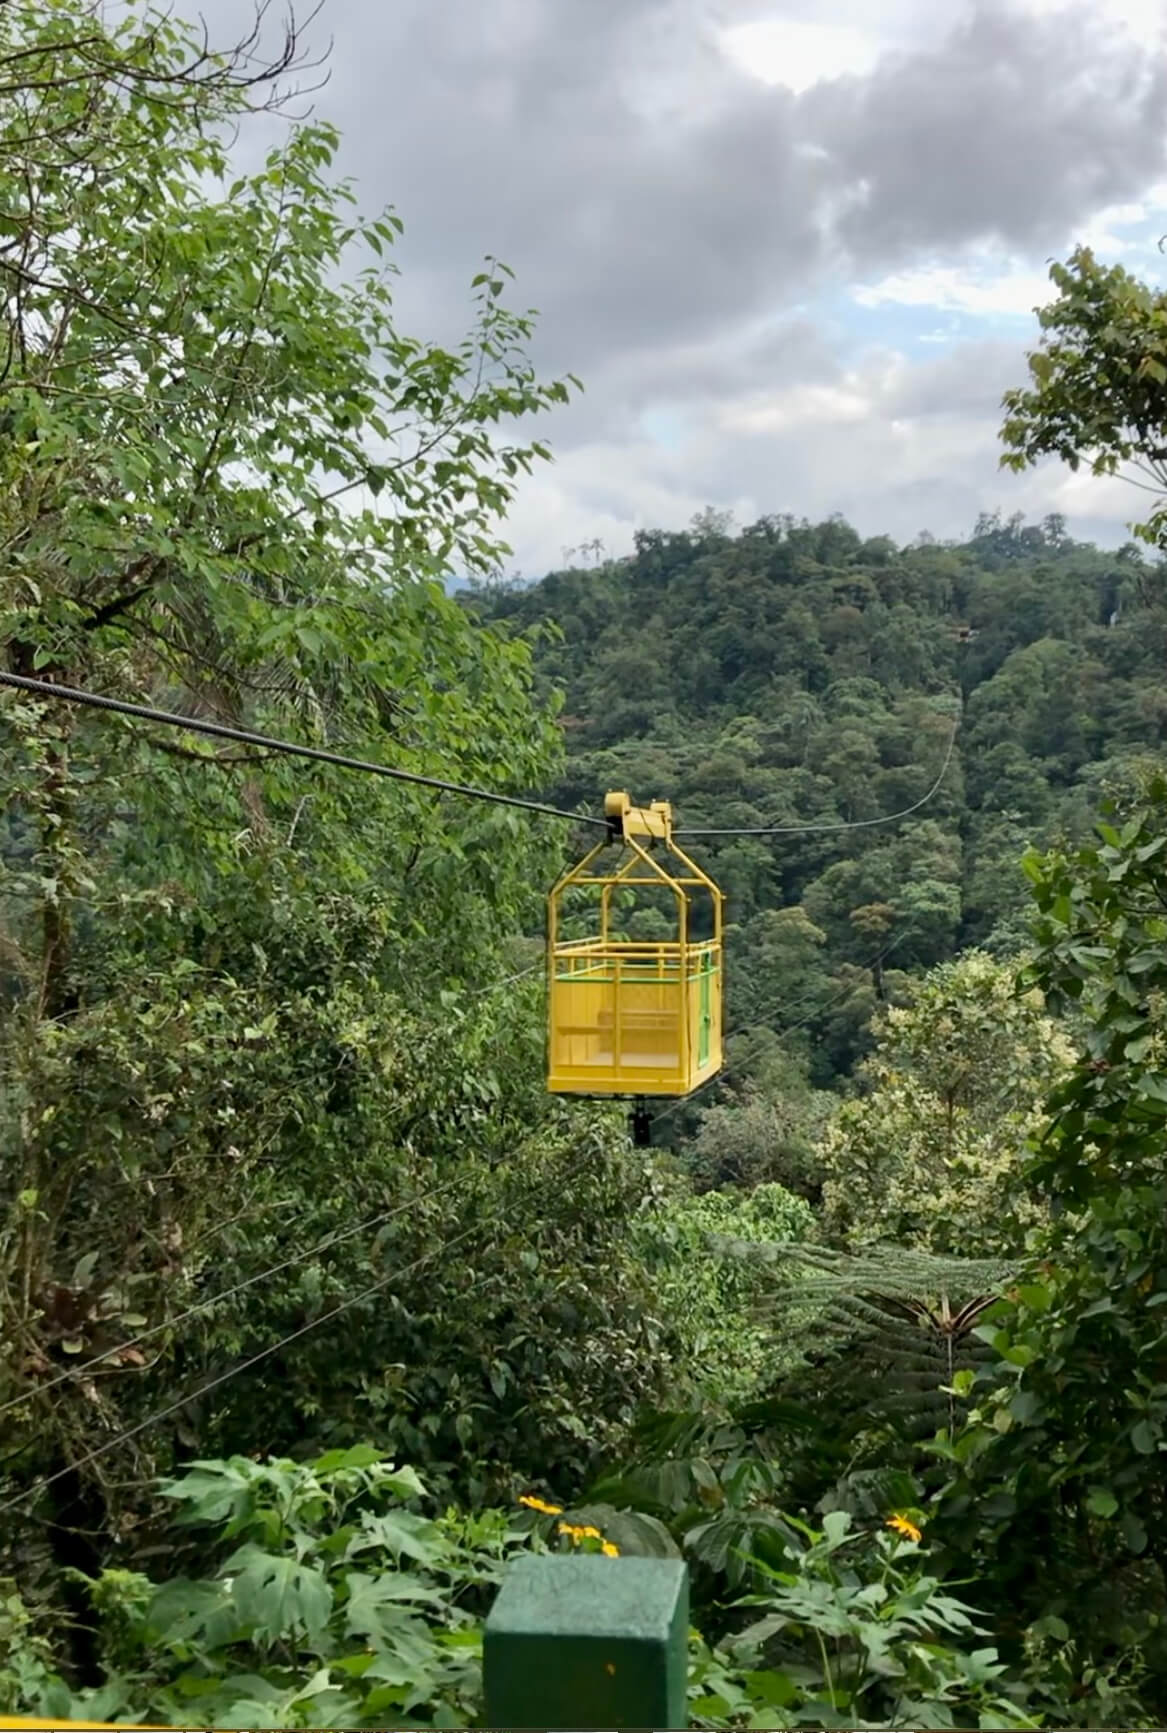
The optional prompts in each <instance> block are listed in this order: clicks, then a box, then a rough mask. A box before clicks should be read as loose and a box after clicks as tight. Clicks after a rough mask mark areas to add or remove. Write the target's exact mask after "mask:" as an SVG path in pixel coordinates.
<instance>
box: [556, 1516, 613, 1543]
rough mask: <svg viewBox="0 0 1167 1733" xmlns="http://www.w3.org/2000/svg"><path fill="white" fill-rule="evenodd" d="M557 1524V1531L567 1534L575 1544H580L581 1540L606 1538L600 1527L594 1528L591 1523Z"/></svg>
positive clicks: (601, 1539)
mask: <svg viewBox="0 0 1167 1733" xmlns="http://www.w3.org/2000/svg"><path fill="white" fill-rule="evenodd" d="M555 1526H556V1532H557V1533H558V1534H565V1535H566V1536H567V1537H568V1539H569V1540H570V1541H571V1543H572V1545H573V1546H578V1545H579V1543H580V1541H581V1540H598V1541H603V1539H604V1537H603V1535H602V1534H601V1533H600V1531H599V1529H598V1528H592V1527H591V1525H590V1524H587V1525H583V1524H579V1523H574V1522H560V1523H557V1524H556V1525H555Z"/></svg>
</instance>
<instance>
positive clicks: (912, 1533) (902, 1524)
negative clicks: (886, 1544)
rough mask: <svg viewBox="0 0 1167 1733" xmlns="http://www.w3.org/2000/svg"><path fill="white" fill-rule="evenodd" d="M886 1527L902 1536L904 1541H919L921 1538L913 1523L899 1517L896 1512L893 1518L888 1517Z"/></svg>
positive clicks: (904, 1517) (903, 1517)
mask: <svg viewBox="0 0 1167 1733" xmlns="http://www.w3.org/2000/svg"><path fill="white" fill-rule="evenodd" d="M887 1526H888V1528H894V1529H895V1531H896V1533H897V1534H902V1535H903V1537H904V1539H905V1540H920V1539H922V1538H923V1537H922V1536H921V1534H920V1531H919V1529H918V1528H917V1527H916V1525H915V1523H914V1522H909V1521H908V1519H907V1517H906V1516H900V1515H899V1513H898V1512H897V1513H896V1515H895V1516H889V1517H888V1519H887Z"/></svg>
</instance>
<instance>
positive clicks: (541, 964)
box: [0, 957, 547, 1414]
mask: <svg viewBox="0 0 1167 1733" xmlns="http://www.w3.org/2000/svg"><path fill="white" fill-rule="evenodd" d="M546 967H547V960H546V958H545V957H540V959H539V961H538V962H537V963H532V964H531V965H530V966H529V967H528V968H526V969H520V970H519V972H518V974H516V975H504V976H503V978H502V980H501V981H492V982H491V983H490V985H489V986H488V987H473V988H471V990H470V991H469V992H468V993H467V994H466V998H467V999H481V998H482V997H483V996H484V995H485V994H486V993H498V992H501V991H502V989H503V988H504V987H513V986H514V984H515V982H516V981H525V980H526V979H527V977H528V975H536V974H541V973H542V972H543V971H544V970H545V969H546ZM3 1412H4V1410H3V1409H2V1408H0V1414H2V1413H3Z"/></svg>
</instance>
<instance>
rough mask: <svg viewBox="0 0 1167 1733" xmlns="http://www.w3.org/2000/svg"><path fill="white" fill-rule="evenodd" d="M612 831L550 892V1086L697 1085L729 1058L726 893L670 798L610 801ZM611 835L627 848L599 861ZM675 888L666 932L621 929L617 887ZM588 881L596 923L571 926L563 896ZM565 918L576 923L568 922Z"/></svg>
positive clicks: (572, 1091) (618, 1089) (656, 1088)
mask: <svg viewBox="0 0 1167 1733" xmlns="http://www.w3.org/2000/svg"><path fill="white" fill-rule="evenodd" d="M604 814H605V817H606V818H607V820H608V834H607V836H605V837H604V838H603V840H602V841H600V842H598V843H597V844H596V846H595V847H594V848H593V849H591V850H589V852H588V853H587V854H586V855H585V856H584V858H583V860H582V861H580V863H579V864H578V866H574V867H572V868H571V869H570V870H569V871H568V872H565V873H564V874H563V876H562V877H561V878H560V879H559V880H558V881H557V883H556V884H555V885H554V886H553V887H552V890H551V893H550V895H549V897H548V900H547V971H548V994H547V1002H548V1064H547V1086H548V1089H549V1090H550V1092H551V1093H552V1094H554V1095H600V1096H619V1095H622V1096H637V1097H638V1096H650V1095H668V1096H684V1095H691V1094H692V1092H693V1091H694V1090H695V1089H699V1088H700V1087H701V1086H702V1085H703V1084H705V1083H707V1082H708V1081H709V1080H710V1078H712V1077H715V1076H716V1075H717V1073H718V1072H719V1071H720V1070H721V1065H722V985H723V973H722V950H723V941H722V926H723V898H722V894H721V891H720V890H719V889H718V887H717V885H716V884H714V882H713V880H712V879H711V878H710V877H709V876H708V874H707V873H704V872H702V871H701V868H700V867H699V866H697V864H696V863H695V862H694V861H692V860H690V859H689V857H688V855H687V854H686V853H685V852H684V850H683V849H681V848H680V847H678V845H677V842H676V840H675V838H674V837H673V815H672V808H671V807H670V805H669V803H668V802H667V801H660V800H658V801H654V802H653V803H652V805H651V806H648V807H638V806H633V805H632V803H631V801H630V800H629V798H628V796H627V794H609V795H608V796H607V797H606V798H605V801H604ZM613 843H616V844H618V845H620V849H621V854H620V858H619V859H618V860H617V861H615V862H613V863H612V864H611V866H610V867H608V868H607V869H606V870H601V867H600V864H599V857H600V855H601V854H602V853H603V852H604V850H605V849H607V848H608V847H609V846H611V845H612V844H613ZM646 886H651V887H653V888H654V889H656V890H660V889H662V888H663V889H664V890H666V891H667V892H670V893H671V901H672V906H673V909H674V913H675V929H674V931H673V932H672V933H670V936H669V937H668V938H667V939H659V940H658V939H653V940H639V939H621V938H618V937H616V936H615V934H614V927H613V892H618V891H619V892H622V891H628V890H631V891H633V893H634V894H635V893H636V890H637V887H642V888H643V887H646ZM581 890H582V891H583V892H585V899H584V900H585V901H586V902H590V903H591V907H592V910H593V911H594V918H593V919H592V920H591V921H590V923H589V924H590V925H591V926H592V928H593V930H592V931H591V932H590V933H589V934H588V935H587V936H586V937H583V938H577V937H572V938H565V937H563V936H562V935H563V932H564V927H565V899H567V898H568V897H571V898H572V902H573V913H574V905H575V903H576V902H578V901H579V900H580V899H579V898H578V897H576V896H575V895H574V893H577V892H579V891H581ZM567 924H570V922H568V923H567Z"/></svg>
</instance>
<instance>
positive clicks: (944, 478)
mask: <svg viewBox="0 0 1167 1733" xmlns="http://www.w3.org/2000/svg"><path fill="white" fill-rule="evenodd" d="M241 5H242V0H211V3H210V4H207V3H206V0H204V10H205V11H206V13H207V15H208V18H209V19H210V21H211V23H212V24H213V25H217V26H219V27H220V31H221V26H222V24H223V22H224V21H225V20H227V21H230V20H233V19H234V18H236V17H237V16H238V11H239V7H240V6H241ZM329 35H331V37H332V38H333V44H334V45H333V49H332V57H331V79H330V83H329V85H328V87H327V88H326V89H325V90H324V91H323V92H321V93H320V95H319V96H318V97H317V98H316V106H317V112H318V113H320V114H321V115H325V116H327V117H328V118H330V119H333V120H335V121H336V122H337V123H338V124H339V125H340V126H341V128H342V129H343V132H344V139H345V144H344V153H343V159H342V165H341V166H342V168H343V169H344V171H345V172H347V173H350V174H352V175H354V176H355V177H356V178H357V179H358V181H359V187H360V193H361V203H362V206H363V207H364V208H365V209H367V210H368V209H371V208H372V207H373V206H375V205H378V204H381V203H392V204H394V205H395V207H396V208H397V210H398V213H399V214H400V216H401V217H402V219H403V220H404V222H405V225H406V234H405V239H404V241H403V243H402V244H401V247H400V252H399V262H400V264H401V267H402V270H403V278H402V283H401V290H400V296H399V307H400V313H401V321H402V324H403V325H404V326H405V327H406V328H407V329H412V330H414V331H416V332H417V334H419V335H432V336H436V337H439V338H446V337H448V336H449V335H450V334H451V332H452V331H453V330H454V329H455V328H456V327H457V326H458V324H459V322H460V321H461V320H462V319H463V318H464V316H465V313H466V310H467V308H468V304H469V303H468V283H469V279H470V277H471V276H472V275H473V273H474V271H475V270H476V269H477V268H478V263H479V261H480V259H481V257H482V255H483V254H484V253H486V252H493V253H495V254H497V255H498V256H499V257H501V258H502V259H504V260H505V261H506V262H507V263H508V264H510V265H511V266H512V267H513V269H514V270H515V272H516V273H517V276H518V288H517V298H518V300H519V301H520V303H521V304H522V305H534V306H536V307H538V308H539V310H540V314H541V319H540V327H539V336H538V340H537V359H538V361H539V363H540V365H541V366H542V367H543V368H545V369H547V370H550V371H566V370H569V369H570V370H571V371H574V372H576V373H578V374H579V375H580V376H581V378H582V379H583V381H584V384H585V386H586V394H585V396H584V397H583V398H582V399H580V400H579V401H578V402H577V403H576V404H574V405H573V406H572V407H571V408H569V409H565V410H563V411H560V412H558V413H557V415H556V417H555V418H554V420H553V421H550V422H549V423H547V424H546V426H547V432H548V433H549V436H550V438H551V440H552V444H553V446H554V449H555V452H556V462H555V465H554V466H553V467H551V468H547V469H545V470H544V471H543V472H542V473H540V474H538V475H537V476H536V478H534V479H532V480H528V481H526V482H524V484H523V486H522V490H521V493H520V495H519V498H518V502H517V504H516V507H515V509H514V512H513V515H512V519H511V523H510V531H509V537H510V540H511V542H512V544H513V546H514V549H515V558H514V568H515V569H516V570H518V571H521V572H523V573H524V574H526V575H528V576H535V575H537V574H539V573H541V572H542V571H544V570H546V569H547V568H548V567H549V566H551V565H553V564H556V563H560V562H561V560H562V558H563V551H564V549H565V548H567V547H569V546H574V545H577V544H579V543H581V542H583V541H590V540H592V539H593V538H597V537H598V538H601V539H602V540H603V542H604V543H605V545H606V547H607V548H608V550H609V551H610V552H612V553H617V554H618V553H623V552H626V551H628V550H629V548H630V547H631V538H632V533H633V531H634V530H635V529H636V528H638V527H651V526H662V527H670V528H681V527H684V526H685V525H686V524H687V522H688V521H689V519H690V518H691V517H692V515H693V514H694V513H695V512H696V511H698V510H699V509H700V508H701V507H702V506H704V505H706V504H713V505H715V506H718V507H722V508H727V509H729V510H731V511H732V512H733V513H734V514H735V517H736V518H737V520H738V521H739V522H740V523H748V522H750V521H751V520H753V519H754V518H757V517H758V516H761V515H762V514H763V513H770V512H784V511H790V512H793V513H795V514H796V515H797V516H803V515H805V516H808V517H810V518H812V519H816V518H821V517H824V516H826V515H827V514H828V513H830V512H833V511H839V512H842V513H843V514H844V515H845V516H846V517H847V518H849V519H850V521H851V522H852V523H854V524H855V525H856V527H857V528H859V529H860V530H861V531H862V532H864V533H865V534H872V535H874V534H884V533H886V534H891V535H893V536H895V537H897V538H898V539H901V540H905V541H906V540H909V539H911V538H912V537H913V536H914V535H915V534H916V533H917V532H918V531H920V530H921V529H929V530H931V531H932V532H933V533H934V534H936V535H938V536H948V535H960V534H963V533H964V532H966V531H967V530H969V529H970V528H971V526H972V524H973V521H974V519H975V517H976V514H977V512H978V511H980V510H981V509H985V508H989V509H992V508H994V507H996V506H1000V507H1002V509H1004V510H1005V511H1006V512H1010V511H1014V510H1020V511H1023V512H1025V513H1026V514H1027V515H1028V516H1030V517H1037V516H1040V515H1042V514H1044V513H1045V512H1047V511H1051V510H1057V511H1061V512H1064V513H1065V514H1066V516H1067V518H1068V519H1069V521H1070V526H1071V530H1072V532H1073V533H1076V534H1078V535H1081V536H1088V537H1092V538H1096V539H1099V540H1102V541H1105V542H1112V543H1113V542H1117V541H1120V540H1122V539H1124V537H1125V529H1124V525H1125V524H1126V522H1127V521H1129V519H1130V518H1131V517H1132V516H1134V515H1137V513H1138V511H1139V495H1138V494H1136V493H1135V492H1134V491H1133V490H1132V489H1130V488H1129V487H1127V486H1125V485H1124V484H1123V483H1121V482H1114V481H1112V482H1103V481H1096V480H1093V479H1091V478H1089V477H1082V476H1078V477H1074V476H1070V475H1069V474H1067V473H1064V472H1062V471H1061V470H1059V469H1058V468H1056V467H1051V468H1048V469H1043V470H1042V471H1039V472H1037V473H1035V474H1033V475H1031V476H1028V477H1024V478H1018V477H1014V476H1011V475H1008V474H1003V473H1001V472H1000V471H999V470H998V467H997V457H998V450H999V448H998V446H997V441H996V433H997V428H998V426H999V422H1000V413H999V404H1000V397H1001V393H1002V391H1003V390H1004V389H1005V388H1006V387H1007V386H1008V385H1010V384H1012V383H1017V382H1020V380H1021V379H1022V378H1023V375H1024V359H1023V358H1024V353H1025V350H1026V347H1027V346H1029V345H1031V344H1032V342H1033V340H1034V337H1035V333H1036V329H1037V326H1036V320H1035V317H1034V313H1033V308H1034V306H1035V305H1036V304H1037V303H1038V302H1040V301H1042V300H1045V299H1048V298H1049V283H1048V275H1047V273H1048V267H1049V262H1050V260H1051V259H1052V258H1056V257H1064V256H1065V254H1066V253H1067V252H1068V251H1069V249H1070V248H1071V247H1072V246H1073V245H1074V244H1075V243H1076V242H1078V241H1086V242H1088V243H1089V244H1091V245H1093V246H1094V247H1095V249H1096V250H1097V251H1098V252H1099V254H1100V255H1101V256H1102V257H1103V258H1105V259H1106V260H1107V261H1110V260H1118V261H1122V262H1123V263H1126V264H1127V265H1128V266H1130V268H1132V269H1134V270H1136V271H1137V272H1138V273H1139V274H1141V275H1143V276H1145V277H1148V278H1153V279H1156V280H1158V279H1160V278H1161V277H1162V278H1163V280H1165V281H1167V258H1165V256H1164V255H1163V254H1161V253H1160V251H1159V249H1158V246H1157V242H1158V239H1159V236H1160V235H1161V234H1162V233H1163V232H1164V231H1165V230H1167V0H1086V3H1084V4H1069V5H1067V4H1065V3H1064V0H324V5H323V9H322V12H321V14H320V16H319V18H318V20H317V21H316V22H315V23H314V24H313V26H312V28H311V32H310V35H309V43H310V45H314V46H320V47H323V46H324V45H325V43H326V41H327V38H328V37H329Z"/></svg>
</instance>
